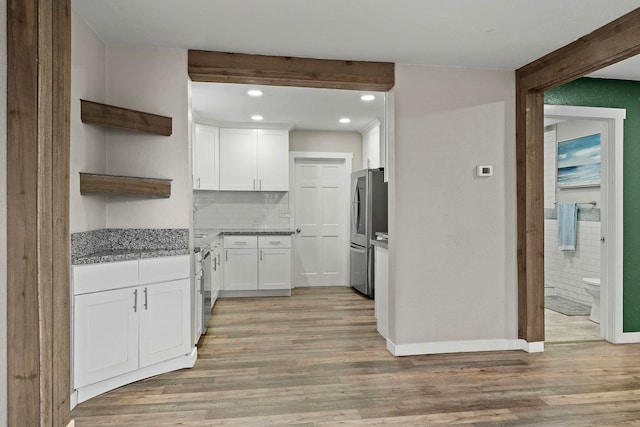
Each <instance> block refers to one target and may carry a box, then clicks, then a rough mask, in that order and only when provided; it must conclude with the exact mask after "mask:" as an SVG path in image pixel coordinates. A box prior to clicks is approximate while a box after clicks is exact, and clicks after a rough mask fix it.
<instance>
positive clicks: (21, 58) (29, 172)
mask: <svg viewBox="0 0 640 427" xmlns="http://www.w3.org/2000/svg"><path fill="white" fill-rule="evenodd" d="M70 31H71V26H70V4H69V0H60V1H52V0H40V1H38V0H8V2H7V112H8V115H7V326H8V328H7V329H8V331H7V332H8V337H7V347H8V400H9V402H8V407H9V408H8V409H9V410H8V420H9V425H16V426H18V425H21V426H22V425H24V426H27V425H28V426H64V425H66V424H67V423H68V421H69V395H70V391H71V389H70V385H69V381H70V378H69V377H70V376H69V366H70V357H69V356H70V349H69V339H70V321H69V256H70V255H69V243H68V241H69V220H68V218H69V207H68V203H69V196H68V191H69V189H68V187H69V181H68V175H69V172H68V169H69V106H70V104H69V93H70V92H69V91H70V49H71V43H70V42H71V37H70V35H71V32H70Z"/></svg>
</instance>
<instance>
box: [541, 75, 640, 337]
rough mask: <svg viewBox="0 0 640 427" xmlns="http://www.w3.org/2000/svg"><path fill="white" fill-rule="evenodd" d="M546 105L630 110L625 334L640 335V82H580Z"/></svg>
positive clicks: (547, 95)
mask: <svg viewBox="0 0 640 427" xmlns="http://www.w3.org/2000/svg"><path fill="white" fill-rule="evenodd" d="M544 102H545V104H554V105H578V106H584V107H609V108H626V109H627V118H626V120H625V122H624V197H623V198H624V260H623V270H624V272H623V331H624V332H638V331H640V82H632V81H624V80H604V79H589V78H583V79H578V80H576V81H574V82H571V83H568V84H566V85H564V86H561V87H559V88H556V89H553V90H551V91H548V92H546V93H545V96H544Z"/></svg>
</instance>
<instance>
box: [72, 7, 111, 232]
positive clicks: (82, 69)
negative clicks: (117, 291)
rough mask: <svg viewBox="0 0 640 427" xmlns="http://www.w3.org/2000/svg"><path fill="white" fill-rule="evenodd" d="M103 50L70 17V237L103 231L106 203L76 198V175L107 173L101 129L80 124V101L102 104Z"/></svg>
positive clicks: (90, 33) (85, 27) (86, 28)
mask: <svg viewBox="0 0 640 427" xmlns="http://www.w3.org/2000/svg"><path fill="white" fill-rule="evenodd" d="M105 55H106V47H105V44H104V43H103V42H102V40H100V38H99V37H98V36H97V35H96V33H94V32H93V30H92V29H91V28H90V27H89V26H88V25H87V23H86V22H84V20H83V19H82V18H81V17H80V16H79V15H78V14H77V13H76V12H73V11H72V13H71V82H72V84H71V120H70V121H71V123H70V126H71V127H70V132H71V140H70V143H71V157H70V175H69V189H70V191H69V228H70V231H71V233H76V232H80V231H88V230H96V229H100V228H105V227H106V224H107V220H106V206H107V205H106V200H105V197H102V196H82V195H80V175H79V172H93V173H105V172H106V171H107V151H106V141H107V138H106V133H105V130H104V128H101V127H99V126H95V125H87V124H83V123H82V121H81V120H80V99H86V100H89V101H95V102H105V101H106V94H107V89H106V63H105Z"/></svg>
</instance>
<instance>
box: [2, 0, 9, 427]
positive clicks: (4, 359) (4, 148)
mask: <svg viewBox="0 0 640 427" xmlns="http://www.w3.org/2000/svg"><path fill="white" fill-rule="evenodd" d="M0 105H2V106H3V107H4V106H6V105H7V2H6V0H0ZM0 111H2V113H0V229H1V230H6V229H7V190H6V188H7V115H6V111H7V109H6V108H0ZM1 235H2V238H1V239H0V316H1V317H0V318H1V319H3V321H1V322H0V427H5V426H6V425H7V422H8V420H7V322H6V321H4V319H6V318H7V235H6V233H2V234H1Z"/></svg>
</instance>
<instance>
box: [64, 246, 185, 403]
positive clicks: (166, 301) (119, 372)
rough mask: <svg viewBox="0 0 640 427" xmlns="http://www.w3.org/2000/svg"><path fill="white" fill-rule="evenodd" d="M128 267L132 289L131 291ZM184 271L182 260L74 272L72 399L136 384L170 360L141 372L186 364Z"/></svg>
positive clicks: (117, 264) (83, 268) (128, 263)
mask: <svg viewBox="0 0 640 427" xmlns="http://www.w3.org/2000/svg"><path fill="white" fill-rule="evenodd" d="M135 264H138V268H137V269H136V274H135V277H136V278H137V285H138V286H130V285H131V281H132V280H133V277H134V274H133V267H134V266H135ZM189 266H190V262H189V256H188V255H184V256H178V257H166V258H153V259H149V260H140V261H125V262H114V263H109V264H96V265H83V266H74V267H73V286H74V298H73V313H74V316H73V347H74V350H73V356H74V360H73V385H74V389H76V390H78V391H79V396H82V400H79V401H83V400H86V399H87V398H89V397H93V396H95V395H96V394H99V393H102V392H104V391H107V390H109V389H111V388H115V387H118V386H120V385H123V384H126V383H128V382H131V381H136V380H137V379H141V378H140V377H139V375H136V374H135V373H136V372H138V371H140V370H143V369H146V368H148V367H151V366H159V365H160V364H162V363H166V362H168V361H172V360H173V362H172V363H170V364H166V365H165V367H162V368H158V367H156V368H153V369H147V371H148V372H158V371H159V370H160V371H163V372H168V371H169V370H173V369H178V368H183V367H189V366H193V362H194V361H195V360H193V361H191V360H192V359H193V355H192V353H193V351H192V348H191V339H190V337H191V292H190V279H189V276H190V267H189ZM123 278H126V280H124V279H123ZM194 354H195V353H194ZM181 358H183V359H184V360H180V359H181ZM165 369H166V370H165ZM154 375H155V374H154ZM123 381H124V382H123ZM85 388H87V389H90V390H91V391H90V392H86V391H85Z"/></svg>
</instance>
